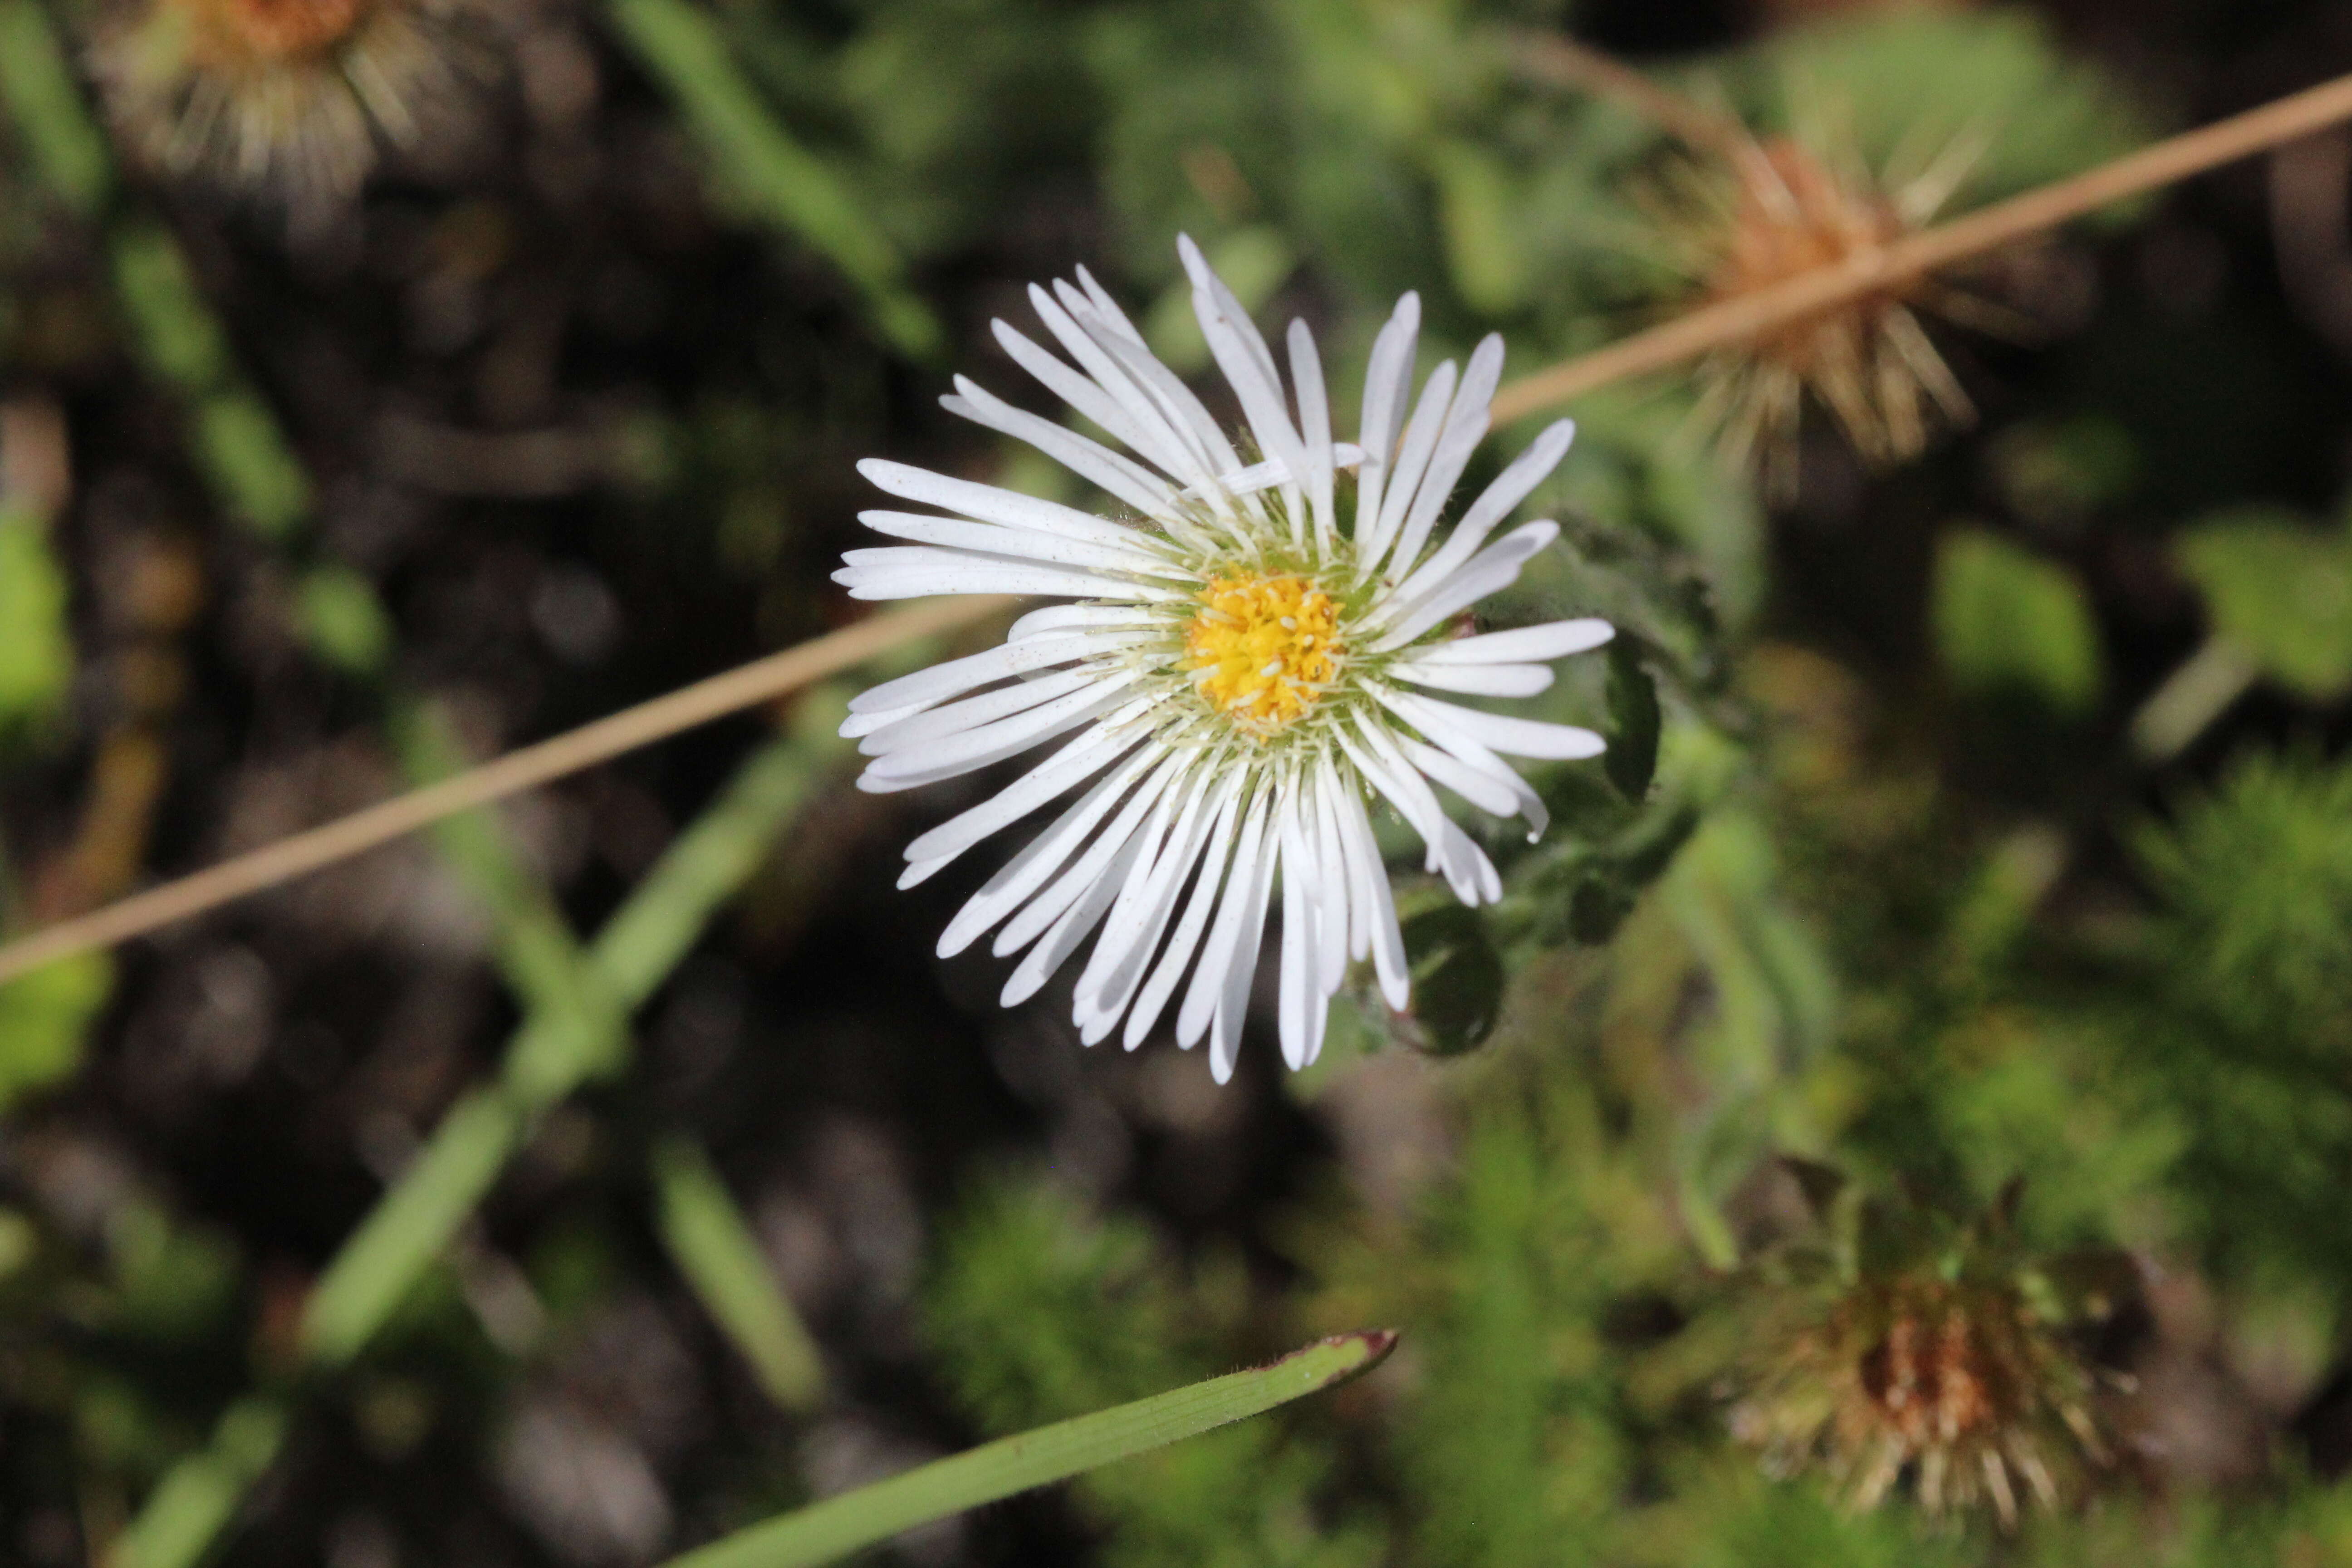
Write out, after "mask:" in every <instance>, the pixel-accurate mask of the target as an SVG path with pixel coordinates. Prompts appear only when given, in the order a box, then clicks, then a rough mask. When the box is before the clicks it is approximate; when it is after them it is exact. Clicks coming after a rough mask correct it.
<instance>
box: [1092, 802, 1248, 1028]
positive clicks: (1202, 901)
mask: <svg viewBox="0 0 2352 1568" xmlns="http://www.w3.org/2000/svg"><path fill="white" fill-rule="evenodd" d="M1240 810H1241V793H1240V791H1239V790H1238V789H1236V790H1235V791H1234V793H1233V794H1231V795H1228V796H1226V798H1225V801H1224V804H1223V805H1221V806H1219V807H1218V809H1217V819H1216V820H1215V821H1214V822H1213V823H1211V824H1210V825H1209V832H1208V836H1207V837H1205V838H1204V839H1203V840H1202V857H1201V862H1200V868H1199V869H1198V871H1197V872H1195V873H1194V874H1193V876H1192V896H1191V897H1190V898H1189V899H1188V900H1185V904H1184V913H1183V915H1182V916H1181V918H1180V919H1179V920H1178V921H1177V922H1176V929H1175V931H1173V932H1172V933H1171V934H1170V936H1169V938H1168V947H1167V951H1165V952H1162V953H1161V954H1160V961H1159V963H1156V964H1154V965H1153V966H1152V970H1151V978H1150V979H1149V980H1147V981H1145V982H1144V984H1143V989H1142V991H1141V992H1140V993H1139V994H1138V995H1137V996H1136V999H1135V1001H1134V1003H1133V1004H1132V1005H1130V1006H1129V1008H1128V1011H1127V1028H1126V1030H1125V1031H1124V1032H1123V1034H1122V1035H1121V1037H1120V1044H1121V1045H1123V1046H1124V1047H1126V1048H1127V1049H1129V1050H1130V1051H1131V1050H1133V1049H1135V1047H1138V1046H1139V1045H1141V1044H1142V1043H1143V1037H1145V1036H1146V1035H1148V1034H1150V1032H1151V1026H1152V1025H1154V1024H1156V1023H1158V1022H1159V1021H1160V1013H1161V1012H1162V1011H1163V1010H1164V1009H1165V1008H1166V1007H1167V1005H1168V999H1169V998H1170V997H1171V996H1172V995H1173V994H1175V991H1176V983H1177V982H1178V981H1180V980H1181V979H1182V978H1183V977H1184V968H1185V965H1186V964H1188V963H1191V962H1192V951H1193V949H1194V948H1195V947H1197V946H1198V945H1199V944H1200V941H1201V933H1202V931H1205V930H1206V929H1207V928H1208V924H1209V915H1210V913H1211V912H1212V911H1213V910H1214V909H1215V908H1216V904H1217V889H1218V886H1219V883H1220V881H1221V879H1223V875H1224V868H1225V863H1226V861H1227V860H1228V859H1229V858H1231V857H1232V855H1233V850H1234V819H1235V817H1236V816H1238V814H1239V812H1240ZM1183 875H1184V873H1183V872H1181V871H1180V872H1179V873H1178V877H1177V880H1178V882H1179V884H1180V885H1181V882H1182V880H1183Z"/></svg>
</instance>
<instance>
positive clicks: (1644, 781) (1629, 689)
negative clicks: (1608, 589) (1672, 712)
mask: <svg viewBox="0 0 2352 1568" xmlns="http://www.w3.org/2000/svg"><path fill="white" fill-rule="evenodd" d="M1661 722H1662V720H1661V715H1660V713H1659V710H1658V683H1657V682H1656V681H1654V680H1653V679H1650V672H1649V671H1648V670H1645V669H1643V668H1642V657H1641V655H1640V654H1639V653H1638V652H1636V651H1635V649H1634V647H1633V641H1632V639H1631V638H1628V637H1618V638H1617V639H1616V640H1615V641H1613V642H1612V643H1611V644H1610V645H1609V750H1608V751H1606V752H1602V753H1601V765H1602V766H1603V767H1604V768H1605V769H1606V770H1607V771H1608V773H1609V782H1610V783H1611V784H1615V785H1616V786H1617V788H1618V789H1619V790H1620V791H1621V792H1622V794H1623V795H1624V796H1625V798H1626V799H1627V800H1630V801H1633V802H1634V803H1635V804H1637V805H1638V804H1640V802H1641V800H1642V799H1643V796H1645V795H1648V794H1649V793H1650V780H1651V779H1652V778H1653V777H1654V776H1655V774H1656V773H1657V771H1658V731H1659V728H1660V724H1661Z"/></svg>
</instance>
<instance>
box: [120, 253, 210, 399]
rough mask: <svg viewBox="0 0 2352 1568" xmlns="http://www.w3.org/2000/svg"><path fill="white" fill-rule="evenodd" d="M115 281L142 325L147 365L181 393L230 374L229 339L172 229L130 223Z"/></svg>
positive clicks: (202, 388) (205, 389) (140, 334)
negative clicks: (215, 317) (193, 273)
mask: <svg viewBox="0 0 2352 1568" xmlns="http://www.w3.org/2000/svg"><path fill="white" fill-rule="evenodd" d="M114 287H115V290H116V292H118V293H119V294H120V295H121V298H122V306H123V309H124V310H125V311H126V312H128V313H129V315H130V317H131V322H132V324H133V325H134V326H135V327H136V328H137V329H138V338H137V341H138V345H139V348H140V350H141V352H142V354H143V355H144V357H145V359H146V362H147V367H148V369H150V370H152V371H153V372H154V373H155V374H157V375H160V376H162V377H163V379H165V380H166V381H169V382H171V383H173V385H174V386H176V387H177V388H178V389H179V390H180V391H181V392H182V393H184V394H189V395H200V394H203V393H206V392H210V391H212V390H213V389H214V388H215V387H216V386H218V385H219V384H220V383H221V381H222V380H223V379H224V378H225V377H226V375H227V374H228V370H229V354H228V342H227V341H226V339H225V338H224V337H223V336H222V335H221V330H220V323H219V322H218V321H215V320H214V319H213V313H212V310H211V309H210V307H208V306H207V305H206V304H205V300H204V295H203V293H202V291H201V290H199V289H197V287H196V280H195V279H194V277H193V276H191V275H190V273H189V271H188V261H187V258H186V256H185V255H184V254H183V253H182V252H181V249H180V242H179V241H178V240H177V239H176V238H174V237H173V235H172V232H171V231H170V230H169V229H167V228H164V227H163V226H162V225H160V224H157V223H153V222H144V221H142V222H139V223H132V224H128V225H125V226H123V228H122V229H121V231H120V232H119V233H118V234H117V235H116V236H115V238H114Z"/></svg>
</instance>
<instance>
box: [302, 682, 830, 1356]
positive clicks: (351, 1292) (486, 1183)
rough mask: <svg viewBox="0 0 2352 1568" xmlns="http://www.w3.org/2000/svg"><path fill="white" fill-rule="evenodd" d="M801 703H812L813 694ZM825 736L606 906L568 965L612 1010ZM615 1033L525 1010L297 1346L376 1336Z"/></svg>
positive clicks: (329, 1289) (749, 772) (739, 791)
mask: <svg viewBox="0 0 2352 1568" xmlns="http://www.w3.org/2000/svg"><path fill="white" fill-rule="evenodd" d="M803 702H804V703H808V702H814V703H815V704H816V705H817V706H818V707H823V706H824V702H823V701H822V700H820V695H819V694H818V693H812V694H811V696H810V697H809V698H805V699H803ZM835 743H836V742H832V741H830V740H829V739H828V740H827V741H826V742H824V743H823V744H822V745H818V744H814V743H813V742H812V741H811V740H809V739H808V738H805V737H803V736H800V735H795V736H793V737H792V738H789V739H784V740H779V741H776V742H772V743H771V744H769V745H768V746H767V747H765V748H763V749H762V750H761V752H758V753H757V754H756V755H754V756H753V757H752V759H751V761H750V762H748V763H745V764H744V765H743V766H742V768H741V769H740V771H739V772H738V773H737V774H736V777H735V780H734V782H733V783H732V784H730V785H729V787H728V789H727V791H726V793H725V794H724V795H721V796H720V797H719V800H718V801H717V802H715V803H714V804H713V805H711V806H710V808H709V810H707V811H705V812H704V813H703V814H702V816H699V817H698V818H697V819H696V820H695V823H694V826H691V827H689V828H688V829H687V830H686V832H684V833H683V834H681V835H679V837H678V838H677V842H676V843H674V844H672V845H671V846H670V847H669V848H668V850H667V851H666V852H665V853H664V854H663V856H662V858H661V859H660V860H659V861H658V862H656V865H655V867H654V868H653V870H652V871H651V872H649V873H648V874H647V875H646V879H645V880H644V881H643V882H642V883H640V884H639V885H638V887H637V889H636V891H635V893H633V894H631V895H630V897H629V899H628V900H627V901H626V902H625V903H624V904H623V905H622V906H621V908H620V909H619V910H615V911H614V914H613V916H612V918H611V919H610V920H609V921H607V922H606V923H605V925H604V929H603V931H600V932H599V933H598V934H597V937H596V940H595V942H593V944H592V946H591V947H590V949H589V955H588V959H587V962H586V963H583V964H581V965H579V966H578V967H577V968H576V970H575V973H582V974H583V975H585V974H593V975H594V976H596V977H597V978H598V979H599V981H600V982H601V984H602V986H603V988H604V994H605V995H607V996H608V997H610V998H612V999H613V1001H614V1005H615V1006H616V1008H617V1009H618V1010H620V1011H623V1012H625V1010H626V1009H629V1008H633V1007H635V1006H636V1005H639V1004H640V1003H642V1002H644V1001H645V999H646V997H648V996H650V995H651V994H653V992H654V990H655V989H656V987H657V986H658V985H660V984H661V982H662V980H663V979H664V978H665V977H666V976H667V974H668V973H669V972H670V970H671V969H673V968H675V967H676V966H677V962H678V961H679V960H680V959H681V958H683V957H685V955H686V952H687V950H688V948H689V947H691V946H692V944H693V942H694V939H695V937H696V936H697V935H698V934H699V932H700V931H701V930H702V928H703V926H704V924H705V923H707V922H708V921H709V918H710V916H711V914H712V912H713V911H714V910H717V909H718V908H719V905H720V904H721V903H723V902H725V901H726V900H727V899H728V898H729V897H730V896H731V895H732V894H733V893H734V891H735V889H737V888H739V887H740V886H741V885H742V882H743V879H745V878H747V877H749V876H750V875H751V872H752V871H753V870H755V869H756V868H758V866H759V863H760V859H761V857H762V856H763V855H764V854H765V853H766V851H767V848H768V847H769V846H770V845H772V843H773V842H774V839H775V836H776V835H777V834H778V833H779V832H781V831H782V828H783V826H784V824H785V823H786V822H788V821H790V820H791V819H792V817H793V815H794V814H795V813H796V812H797V811H798V810H799V808H800V807H801V805H803V803H804V802H805V801H806V799H807V798H808V795H809V794H810V792H811V791H812V790H813V789H814V786H815V784H817V782H818V781H820V780H821V779H822V778H823V777H824V766H825V762H826V761H827V760H829V759H830V757H831V756H832V755H833V752H832V751H831V750H830V748H831V746H833V745H834V744H835ZM812 753H814V754H812ZM614 1042H618V1043H619V1044H621V1045H623V1046H625V1044H626V1037H625V1033H622V1032H621V1031H620V1030H619V1029H618V1026H617V1025H616V1026H614V1029H613V1030H611V1031H605V1030H601V1029H592V1028H590V1027H588V1026H587V1018H586V1015H585V1011H584V1009H583V1007H582V1006H579V1005H568V1006H565V1007H562V1008H559V1009H552V1010H549V1011H544V1012H534V1013H533V1014H532V1015H531V1016H530V1017H528V1018H527V1019H526V1020H525V1021H524V1024H523V1026H522V1027H521V1028H520V1029H519V1030H517V1031H516V1033H515V1036H514V1037H513V1039H512V1041H511V1042H510V1043H509V1046H508V1047H507V1067H506V1070H505V1073H504V1076H503V1079H502V1081H501V1085H500V1087H499V1089H488V1090H483V1091H480V1092H478V1093H477V1094H475V1095H474V1096H472V1097H470V1098H469V1099H467V1100H463V1101H461V1102H460V1103H459V1105H458V1107H457V1110H453V1111H451V1112H450V1113H449V1115H448V1116H446V1117H445V1118H443V1119H442V1123H441V1125H440V1127H439V1128H437V1129H436V1130H435V1131H434V1134H433V1138H432V1141H431V1142H429V1143H428V1144H427V1145H426V1146H425V1152H423V1153H422V1154H420V1155H419V1156H418V1158H417V1162H416V1163H415V1165H414V1166H413V1167H411V1169H410V1170H409V1172H408V1173H406V1174H404V1176H402V1178H401V1180H400V1183H399V1184H398V1185H397V1186H395V1187H394V1189H393V1190H392V1191H391V1192H389V1193H387V1194H384V1196H383V1201H381V1202H380V1203H378V1204H377V1205H376V1207H375V1209H374V1211H373V1213H371V1214H370V1215H368V1216H367V1218H366V1219H365V1220H363V1221H362V1222H361V1225H360V1228H359V1229H358V1230H357V1231H356V1232H354V1233H353V1234H352V1238H351V1239H350V1240H349V1241H348V1242H346V1243H345V1244H344V1246H343V1249H342V1250H341V1252H340V1253H338V1254H337V1255H336V1257H335V1258H334V1260H333V1261H332V1262H331V1263H330V1264H328V1266H327V1271H326V1273H325V1275H324V1276H323V1277H321V1279H320V1281H319V1286H318V1289H316V1290H315V1291H313V1292H312V1293H311V1297H310V1306H309V1308H308V1310H306V1311H305V1313H304V1316H303V1330H302V1342H303V1346H304V1350H305V1352H306V1353H307V1354H308V1355H309V1356H310V1357H311V1358H312V1359H313V1360H316V1361H319V1362H323V1363H339V1362H342V1361H346V1360H349V1359H350V1358H351V1357H352V1356H353V1355H355V1354H357V1353H358V1352H359V1351H360V1350H361V1349H362V1347H363V1346H365V1345H366V1343H367V1342H369V1341H370V1340H372V1339H373V1338H374V1337H375V1335H376V1333H377V1331H379V1330H381V1329H382V1328H383V1323H384V1320H385V1319H386V1318H388V1317H390V1316H391V1314H392V1312H393V1310H394V1308H396V1307H397V1306H398V1305H399V1304H400V1301H401V1299H402V1298H403V1297H404V1296H405V1295H406V1294H407V1292H408V1290H409V1289H410V1287H412V1286H413V1285H414V1284H415V1282H416V1280H417V1279H419V1278H421V1277H422V1276H423V1275H424V1272H425V1269H427V1268H430V1267H432V1264H433V1261H434V1259H436V1258H439V1257H440V1256H441V1255H442V1253H443V1252H444V1251H446V1249H447V1247H448V1245H449V1238H450V1237H453V1236H455V1235H456V1234H457V1228H458V1226H462V1225H463V1224H464V1223H465V1221H466V1216H467V1215H468V1214H471V1213H472V1212H473V1210H474V1208H475V1207H476V1206H477V1205H479V1204H480V1202H481V1200H482V1198H483V1196H484V1195H485V1194H488V1191H489V1189H490V1187H491V1184H493V1183H495V1182H496V1181H497V1180H498V1177H499V1172H500V1171H501V1170H503V1169H504V1168H505V1166H506V1162H507V1161H508V1159H509V1158H510V1157H511V1156H512V1154H513V1152H514V1150H515V1147H516V1145H517V1144H518V1143H520V1141H521V1139H522V1137H523V1135H524V1133H525V1131H527V1129H528V1128H529V1126H530V1120H531V1117H532V1116H533V1115H535V1114H536V1113H537V1112H538V1111H540V1110H544V1109H546V1108H547V1107H548V1106H550V1105H551V1104H553V1103H554V1102H555V1101H556V1100H560V1099H562V1097H563V1096H564V1095H566V1094H568V1093H570V1092H571V1091H572V1089H574V1088H576V1087H578V1086H579V1084H580V1083H581V1082H583V1080H584V1079H587V1078H589V1077H591V1076H593V1074H594V1073H596V1072H597V1071H599V1070H602V1069H604V1068H607V1067H609V1066H611V1065H614V1064H613V1058H612V1056H611V1055H610V1054H609V1052H608V1049H607V1047H608V1046H609V1045H610V1044H612V1043H614Z"/></svg>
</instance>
